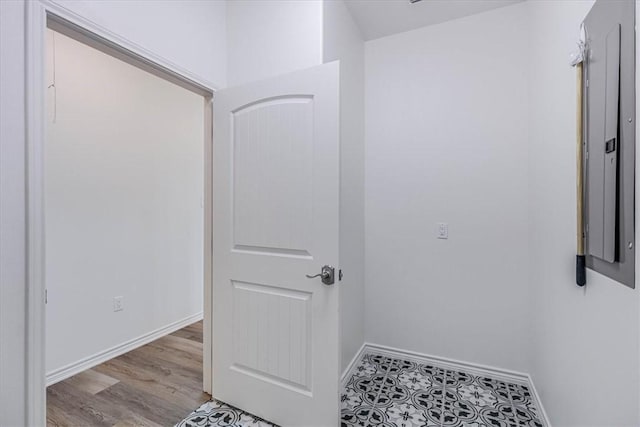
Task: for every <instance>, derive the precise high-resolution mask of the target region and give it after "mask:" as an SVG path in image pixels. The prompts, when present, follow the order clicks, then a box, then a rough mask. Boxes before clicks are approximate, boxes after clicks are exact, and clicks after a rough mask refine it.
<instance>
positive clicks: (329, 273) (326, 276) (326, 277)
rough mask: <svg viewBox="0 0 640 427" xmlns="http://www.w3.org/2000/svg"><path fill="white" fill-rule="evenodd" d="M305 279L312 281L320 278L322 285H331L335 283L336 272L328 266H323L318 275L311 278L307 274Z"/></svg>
mask: <svg viewBox="0 0 640 427" xmlns="http://www.w3.org/2000/svg"><path fill="white" fill-rule="evenodd" d="M306 276H307V279H314V278H316V277H320V278H321V280H322V283H324V284H325V285H333V284H334V283H335V282H336V270H335V268H333V267H331V266H330V265H325V266H323V267H322V270H321V271H320V273H318V274H314V275H313V276H311V275H309V274H307V275H306Z"/></svg>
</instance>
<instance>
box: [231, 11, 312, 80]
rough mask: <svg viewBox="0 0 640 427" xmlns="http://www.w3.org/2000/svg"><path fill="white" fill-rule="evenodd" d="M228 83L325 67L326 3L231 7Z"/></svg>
mask: <svg viewBox="0 0 640 427" xmlns="http://www.w3.org/2000/svg"><path fill="white" fill-rule="evenodd" d="M227 43H228V44H227V52H228V57H227V83H228V86H237V85H241V84H242V83H248V82H251V81H256V80H262V79H266V78H268V77H273V76H277V75H279V74H284V73H288V72H291V71H295V70H300V69H304V68H309V67H313V66H314V65H320V64H322V62H323V61H322V1H321V0H305V1H288V0H233V1H229V2H227Z"/></svg>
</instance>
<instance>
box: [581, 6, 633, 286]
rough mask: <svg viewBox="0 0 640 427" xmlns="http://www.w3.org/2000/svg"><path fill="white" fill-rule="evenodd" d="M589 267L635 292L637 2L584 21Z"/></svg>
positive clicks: (597, 10) (604, 9)
mask: <svg viewBox="0 0 640 427" xmlns="http://www.w3.org/2000/svg"><path fill="white" fill-rule="evenodd" d="M584 27H585V32H586V49H587V50H586V58H585V63H584V79H583V81H584V84H585V87H584V93H585V97H584V105H583V108H584V117H585V122H584V136H585V150H584V153H585V155H584V159H583V160H584V165H585V167H584V171H585V176H584V178H585V180H584V182H585V194H584V196H585V212H584V219H585V230H584V233H585V240H586V255H587V267H588V268H590V269H592V270H594V271H597V272H599V273H601V274H603V275H605V276H608V277H610V278H612V279H614V280H616V281H618V282H620V283H623V284H624V285H627V286H629V287H631V288H633V287H635V125H636V124H635V2H634V1H633V0H620V1H610V0H598V1H596V3H595V4H594V6H593V8H592V9H591V11H590V12H589V14H588V15H587V17H586V18H585V20H584Z"/></svg>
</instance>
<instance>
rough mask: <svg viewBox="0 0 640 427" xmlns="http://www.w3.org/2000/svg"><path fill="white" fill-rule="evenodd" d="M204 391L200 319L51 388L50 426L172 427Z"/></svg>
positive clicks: (205, 396)
mask: <svg viewBox="0 0 640 427" xmlns="http://www.w3.org/2000/svg"><path fill="white" fill-rule="evenodd" d="M209 399H210V396H209V395H208V394H206V393H204V392H203V391H202V322H197V323H194V324H192V325H189V326H187V327H185V328H183V329H180V330H179V331H176V332H174V333H172V334H170V335H167V336H165V337H162V338H160V339H157V340H156V341H153V342H152V343H150V344H147V345H145V346H143V347H140V348H138V349H136V350H133V351H130V352H129V353H126V354H123V355H122V356H119V357H116V358H115V359H112V360H109V361H108V362H105V363H103V364H101V365H98V366H96V367H95V368H92V369H89V370H87V371H84V372H81V373H79V374H78V375H75V376H73V377H71V378H68V379H66V380H64V381H61V382H59V383H57V384H54V385H52V386H50V387H49V388H48V389H47V425H49V426H173V425H175V424H176V423H177V422H178V421H180V420H182V419H183V418H184V417H186V416H187V415H189V413H191V411H193V410H194V409H196V408H197V407H198V406H200V405H201V404H202V403H204V402H206V401H207V400H209Z"/></svg>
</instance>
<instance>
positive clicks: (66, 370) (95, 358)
mask: <svg viewBox="0 0 640 427" xmlns="http://www.w3.org/2000/svg"><path fill="white" fill-rule="evenodd" d="M202 316H203V313H202V312H199V313H196V314H194V315H191V316H188V317H185V318H184V319H181V320H178V321H175V322H173V323H170V324H168V325H166V326H163V327H161V328H158V329H156V330H154V331H151V332H148V333H146V334H144V335H140V336H139V337H137V338H134V339H132V340H129V341H126V342H124V343H122V344H118V345H116V346H114V347H111V348H108V349H106V350H103V351H100V352H98V353H96V354H94V355H92V356H89V357H85V358H84V359H80V360H78V361H77V362H73V363H70V364H69V365H67V366H63V367H62V368H59V369H56V370H54V371H51V372H48V373H47V387H49V386H50V385H53V384H55V383H57V382H60V381H62V380H65V379H67V378H69V377H72V376H74V375H76V374H78V373H80V372H82V371H85V370H87V369H91V368H93V367H94V366H98V365H99V364H101V363H103V362H106V361H107V360H110V359H113V358H114V357H118V356H120V355H122V354H124V353H127V352H129V351H131V350H134V349H136V348H138V347H142V346H143V345H145V344H149V343H150V342H152V341H155V340H157V339H158V338H161V337H163V336H165V335H169V334H170V333H172V332H175V331H177V330H178V329H182V328H184V327H185V326H188V325H190V324H192V323H194V322H197V321H200V320H202Z"/></svg>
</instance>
